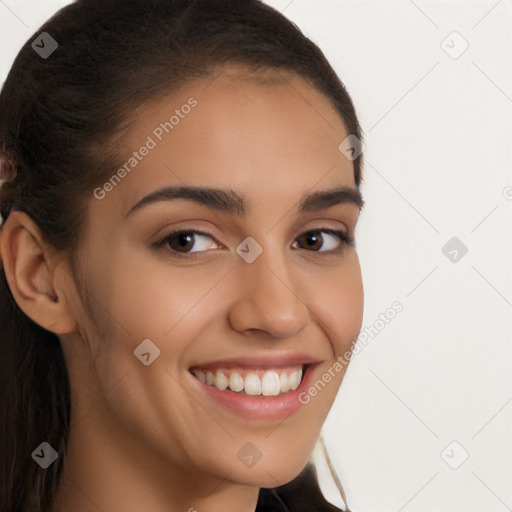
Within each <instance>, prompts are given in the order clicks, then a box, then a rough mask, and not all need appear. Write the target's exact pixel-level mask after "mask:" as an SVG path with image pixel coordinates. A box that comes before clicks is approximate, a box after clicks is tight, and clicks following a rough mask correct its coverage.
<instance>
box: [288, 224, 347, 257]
mask: <svg viewBox="0 0 512 512" xmlns="http://www.w3.org/2000/svg"><path fill="white" fill-rule="evenodd" d="M322 233H323V234H322ZM299 240H304V241H305V245H306V247H301V248H302V249H311V250H313V251H315V252H329V251H335V250H337V249H339V247H340V245H341V246H345V245H348V246H351V247H353V246H354V240H353V239H352V238H351V237H350V235H349V234H348V233H345V232H344V231H339V230H336V229H317V230H314V231H308V232H306V233H304V234H303V235H301V236H300V237H299V238H297V241H299ZM293 246H294V247H296V246H297V242H295V243H294V244H293Z"/></svg>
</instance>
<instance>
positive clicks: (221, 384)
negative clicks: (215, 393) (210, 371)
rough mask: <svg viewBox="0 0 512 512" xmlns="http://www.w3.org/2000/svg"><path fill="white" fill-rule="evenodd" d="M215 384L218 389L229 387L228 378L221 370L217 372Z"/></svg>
mask: <svg viewBox="0 0 512 512" xmlns="http://www.w3.org/2000/svg"><path fill="white" fill-rule="evenodd" d="M214 386H215V387H216V388H217V389H222V390H224V389H226V388H227V387H228V379H227V377H226V376H225V375H224V373H223V372H222V371H221V370H217V373H216V374H215V381H214Z"/></svg>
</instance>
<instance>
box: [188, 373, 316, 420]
mask: <svg viewBox="0 0 512 512" xmlns="http://www.w3.org/2000/svg"><path fill="white" fill-rule="evenodd" d="M314 366H316V365H306V367H305V368H304V375H303V377H302V381H301V383H300V384H299V387H298V388H297V389H295V390H293V391H288V393H283V394H282V395H277V396H263V395H258V396H253V395H246V394H244V393H237V392H235V391H231V390H229V389H226V390H224V391H221V390H220V389H217V388H216V387H213V386H209V385H208V384H205V383H203V382H201V381H200V380H199V379H198V378H196V377H194V376H193V375H192V374H190V375H191V377H192V378H193V379H194V381H195V382H196V383H197V385H198V386H199V388H200V389H201V390H202V391H204V392H205V393H206V395H207V396H208V397H209V398H211V399H212V400H213V401H215V402H217V403H218V404H220V405H222V406H224V407H226V408H227V409H230V410H231V411H233V412H235V413H236V414H237V415H238V416H243V417H245V418H247V419H250V420H266V421H277V420H283V419H285V418H287V417H288V416H290V415H292V414H293V413H294V412H296V411H297V410H298V409H299V407H301V406H302V404H301V402H300V401H299V395H300V393H302V392H303V391H304V390H306V389H308V387H309V383H310V381H311V379H312V371H313V368H314Z"/></svg>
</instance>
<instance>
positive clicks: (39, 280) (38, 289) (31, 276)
mask: <svg viewBox="0 0 512 512" xmlns="http://www.w3.org/2000/svg"><path fill="white" fill-rule="evenodd" d="M0 259H1V260H2V261H3V267H4V271H5V276H6V279H7V283H8V285H9V288H10V289H11V293H12V295H13V297H14V300H15V301H16V303H17V304H18V306H19V307H20V309H21V310H22V311H23V312H24V313H25V314H26V315H27V316H28V317H29V318H30V319H32V321H34V322H35V323H36V324H38V325H40V326H41V327H43V328H44V329H46V330H48V331H51V332H53V333H55V334H66V333H70V332H73V331H75V330H76V329H77V323H76V320H75V319H74V317H73V316H72V315H71V314H70V311H69V310H68V307H67V304H66V300H65V295H64V290H63V289H59V287H58V286H57V284H58V283H57V279H56V278H57V274H59V275H61V274H62V272H64V271H65V269H63V268H62V265H64V263H63V262H62V261H60V260H62V259H63V258H62V255H59V254H58V253H57V251H56V250H55V249H54V248H52V247H50V246H49V245H48V244H46V243H45V242H44V240H43V237H42V236H41V232H40V230H39V228H38V226H37V224H36V223H35V222H34V221H33V220H32V219H31V218H30V217H29V216H28V215H27V214H26V213H24V212H20V211H14V212H11V214H10V215H9V216H8V217H7V220H6V221H5V222H4V224H3V225H2V226H1V227H0ZM68 274H69V272H68ZM60 282H62V280H59V283H60ZM61 288H62V286H61Z"/></svg>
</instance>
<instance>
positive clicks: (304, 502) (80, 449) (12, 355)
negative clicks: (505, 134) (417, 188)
mask: <svg viewBox="0 0 512 512" xmlns="http://www.w3.org/2000/svg"><path fill="white" fill-rule="evenodd" d="M361 139H362V135H361V129H360V126H359V123H358V120H357V117H356V113H355V110H354V106H353V104H352V101H351V99H350V96H349V94H348V93H347V91H346V90H345V88H344V86H343V84H342V82H341V81H340V80H339V78H338V77H337V76H336V74H335V72H334V71H333V69H332V68H331V66H330V65H329V63H328V62H327V60H326V59H325V57H324V55H323V54H322V52H321V51H320V50H319V49H318V48H317V46H315V45H314V44H313V43H312V42H311V41H310V40H308V39H307V38H306V37H305V36H304V35H302V34H301V32H300V31H299V30H298V29H297V27H295V26H294V25H293V24H292V23H290V22H289V21H288V20H287V19H286V18H284V17H283V16H282V15H281V14H280V13H278V12H277V11H275V10H274V9H271V8H270V7H268V6H266V5H265V4H263V3H260V2H259V1H256V0H236V1H235V0H110V1H109V2H103V1H100V0H78V1H77V2H76V3H73V4H71V5H69V6H67V7H65V8H64V9H62V10H61V11H59V12H58V13H57V14H56V15H55V16H54V17H53V18H51V19H50V20H49V21H48V22H47V23H46V24H45V25H44V26H43V27H41V29H40V30H39V31H38V32H37V33H36V34H35V35H34V37H33V38H31V40H30V41H28V42H27V43H26V44H25V46H24V47H23V48H22V50H21V51H20V53H19V55H18V56H17V58H16V60H15V62H14V64H13V66H12V69H11V71H10V73H9V76H8V78H7V80H6V82H5V84H4V86H3V90H2V91H1V95H0V149H1V161H0V162H1V163H0V172H1V177H2V180H3V184H2V187H1V189H0V190H1V191H0V213H1V215H2V218H3V225H2V227H1V239H0V250H1V258H2V267H1V269H2V272H1V276H0V277H1V279H0V284H1V289H0V330H1V334H0V336H1V338H0V343H1V345H0V350H1V353H2V359H1V360H2V363H1V364H2V368H1V378H2V385H1V389H2V396H1V403H2V420H1V429H2V430H1V437H0V439H1V443H2V444H1V446H0V452H1V454H2V456H1V459H0V468H1V469H0V471H1V495H0V510H1V511H2V512H4V511H5V512H7V511H8V512H15V511H24V512H27V511H34V512H36V511H37V512H50V511H51V512H69V511H73V512H92V511H95V512H98V511H102V512H118V511H123V512H135V511H141V510H145V511H151V512H174V511H187V510H188V511H194V510H195V511H198V512H208V511H218V510H228V511H237V512H245V511H247V512H249V511H255V510H257V511H260V512H261V511H273V512H276V511H295V510H297V511H299V510H300V511H309V510H311V511H313V510H315V511H319V510H338V509H337V508H336V507H334V506H333V505H331V504H329V503H328V502H327V501H326V500H325V499H324V498H323V496H322V494H321V492H320V489H319V487H318V483H317V481H316V474H315V470H314V467H313V466H312V465H311V464H309V463H308V461H309V459H310V456H311V453H312V450H313V448H314V446H315V443H316V442H317V439H318V437H319V434H320V429H321V426H322V424H323V422H324V419H325V417H326V415H327V413H328V411H329V409H330V407H331V405H332V403H333V401H334V398H335V396H336V393H337V391H338V389H339V386H340V384H341V382H342V379H343V376H344V374H345V371H346V368H347V364H348V361H349V359H350V357H349V356H350V353H351V349H352V346H353V343H354V341H355V340H356V339H357V335H358V333H359V330H360V327H361V321H362V312H363V289H362V279H361V272H360V266H359V261H358V256H357V252H356V250H355V242H354V231H355V228H356V224H357V220H358V217H359V213H360V210H361V208H362V206H363V200H362V197H361V194H360V192H359V186H360V183H361V179H362V178H361V169H362V156H361V154H360V150H361V146H360V141H361Z"/></svg>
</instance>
